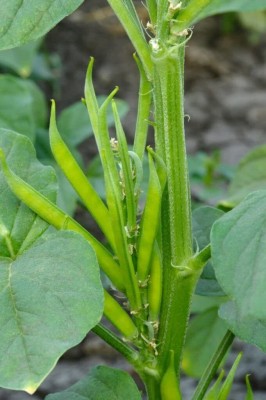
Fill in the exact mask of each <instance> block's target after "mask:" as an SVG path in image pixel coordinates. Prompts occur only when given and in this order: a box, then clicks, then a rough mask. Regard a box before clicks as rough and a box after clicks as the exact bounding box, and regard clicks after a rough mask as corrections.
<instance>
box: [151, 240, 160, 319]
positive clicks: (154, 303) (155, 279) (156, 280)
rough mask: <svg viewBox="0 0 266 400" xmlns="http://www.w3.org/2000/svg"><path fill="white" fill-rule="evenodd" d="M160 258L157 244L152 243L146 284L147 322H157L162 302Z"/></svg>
mask: <svg viewBox="0 0 266 400" xmlns="http://www.w3.org/2000/svg"><path fill="white" fill-rule="evenodd" d="M162 278H163V271H162V258H161V253H160V249H159V246H158V244H157V242H155V243H154V248H153V254H152V258H151V267H150V278H149V282H148V304H149V320H150V321H153V322H155V321H158V320H159V314H160V308H161V301H162Z"/></svg>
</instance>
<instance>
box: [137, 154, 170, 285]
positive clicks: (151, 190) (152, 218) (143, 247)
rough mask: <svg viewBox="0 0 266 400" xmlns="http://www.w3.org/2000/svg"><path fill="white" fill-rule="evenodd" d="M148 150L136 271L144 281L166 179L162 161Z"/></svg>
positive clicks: (156, 230) (148, 266) (150, 256)
mask: <svg viewBox="0 0 266 400" xmlns="http://www.w3.org/2000/svg"><path fill="white" fill-rule="evenodd" d="M148 152H149V153H148V156H149V169H150V177H149V186H148V192H147V199H146V204H145V209H144V212H143V216H142V220H141V229H140V235H139V240H138V248H137V252H138V262H137V273H138V279H139V280H140V281H145V280H146V279H147V277H148V275H149V268H150V262H151V258H152V251H153V246H154V242H155V238H156V235H157V232H158V228H159V222H160V215H161V202H162V193H163V189H164V185H165V181H166V173H165V167H164V169H163V166H164V164H163V161H162V160H161V159H160V158H159V157H158V156H156V155H155V153H154V152H153V151H152V150H151V149H148ZM154 158H155V160H156V166H157V168H156V166H155V164H154V160H153V159H154ZM163 174H164V179H163Z"/></svg>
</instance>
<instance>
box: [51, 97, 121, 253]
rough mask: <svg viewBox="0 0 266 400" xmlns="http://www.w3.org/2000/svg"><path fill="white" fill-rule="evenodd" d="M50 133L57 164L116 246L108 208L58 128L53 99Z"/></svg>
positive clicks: (110, 241)
mask: <svg viewBox="0 0 266 400" xmlns="http://www.w3.org/2000/svg"><path fill="white" fill-rule="evenodd" d="M49 134H50V146H51V150H52V153H53V155H54V158H55V160H56V162H57V164H58V165H59V167H60V168H61V170H62V171H63V173H64V175H65V176H66V178H67V179H68V181H69V182H70V183H71V185H72V187H73V188H74V189H75V191H76V192H77V194H78V195H79V197H80V198H81V200H82V201H83V203H84V205H85V206H86V208H87V209H88V211H89V212H90V213H91V215H92V216H93V218H94V219H95V221H96V222H97V224H98V225H99V227H100V228H101V230H102V232H103V233H104V234H105V236H106V238H107V240H108V241H109V243H110V244H111V246H112V247H114V237H113V230H112V225H111V219H110V215H109V212H108V209H107V207H106V206H105V204H104V203H103V201H102V200H101V198H100V196H99V195H98V193H97V192H96V191H95V189H94V188H93V186H92V185H91V184H90V182H89V181H88V178H87V177H86V175H85V174H84V173H83V171H82V169H81V168H80V166H79V165H78V163H77V161H76V160H75V158H74V157H73V155H72V154H71V151H70V150H69V148H68V147H67V145H66V144H65V142H64V141H63V139H62V137H61V135H60V133H59V131H58V129H57V124H56V117H55V102H54V101H52V108H51V118H50V129H49Z"/></svg>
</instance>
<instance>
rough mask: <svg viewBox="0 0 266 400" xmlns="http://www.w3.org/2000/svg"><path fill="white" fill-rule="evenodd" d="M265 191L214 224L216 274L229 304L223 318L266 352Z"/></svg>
mask: <svg viewBox="0 0 266 400" xmlns="http://www.w3.org/2000/svg"><path fill="white" fill-rule="evenodd" d="M265 243H266V191H265V190H261V191H257V192H254V193H252V194H250V195H249V196H248V197H247V198H246V199H245V200H244V201H243V202H242V203H240V204H239V205H238V206H237V207H236V208H235V209H233V210H232V211H230V212H228V213H227V214H225V215H224V216H223V217H222V218H220V219H219V220H218V221H216V222H215V224H214V226H213V229H212V233H211V244H212V261H213V266H214V270H215V274H216V277H217V280H218V282H219V284H220V285H221V287H222V289H223V291H224V292H225V293H226V294H227V295H228V297H229V299H230V300H231V301H230V302H228V303H226V304H224V305H222V306H221V308H220V316H221V317H222V318H223V319H224V320H225V321H226V323H227V325H228V326H229V329H230V330H231V331H232V332H233V333H234V334H235V335H237V336H239V337H240V338H241V339H243V340H245V341H247V342H249V343H253V344H256V345H257V346H258V347H260V348H261V349H262V350H264V351H266V308H265V303H266V291H265V281H266V269H265V264H266V246H265Z"/></svg>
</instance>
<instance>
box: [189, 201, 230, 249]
mask: <svg viewBox="0 0 266 400" xmlns="http://www.w3.org/2000/svg"><path fill="white" fill-rule="evenodd" d="M223 214H224V212H223V211H221V210H218V208H214V207H209V206H203V207H199V208H196V209H195V210H194V211H193V213H192V227H193V236H194V238H195V240H196V243H197V246H198V248H199V250H202V249H203V248H204V247H206V246H208V244H209V243H210V240H211V239H210V233H211V228H212V225H213V224H214V222H215V221H216V220H217V219H219V218H221V216H222V215H223Z"/></svg>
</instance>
